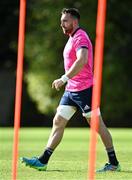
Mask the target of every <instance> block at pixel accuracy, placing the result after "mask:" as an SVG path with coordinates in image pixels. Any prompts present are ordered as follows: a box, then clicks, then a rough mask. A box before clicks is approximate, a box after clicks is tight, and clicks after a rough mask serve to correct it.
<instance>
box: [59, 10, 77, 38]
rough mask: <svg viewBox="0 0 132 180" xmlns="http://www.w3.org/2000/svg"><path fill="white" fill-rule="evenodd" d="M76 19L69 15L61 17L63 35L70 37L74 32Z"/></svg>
mask: <svg viewBox="0 0 132 180" xmlns="http://www.w3.org/2000/svg"><path fill="white" fill-rule="evenodd" d="M74 21H75V19H74V18H73V17H72V16H71V15H70V14H69V13H65V14H62V16H61V27H62V30H63V33H64V34H66V35H69V34H71V33H72V32H73V29H74Z"/></svg>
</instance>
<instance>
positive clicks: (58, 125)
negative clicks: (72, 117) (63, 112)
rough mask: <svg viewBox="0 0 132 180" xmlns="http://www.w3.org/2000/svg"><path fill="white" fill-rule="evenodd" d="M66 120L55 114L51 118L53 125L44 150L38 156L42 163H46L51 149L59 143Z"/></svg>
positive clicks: (51, 151)
mask: <svg viewBox="0 0 132 180" xmlns="http://www.w3.org/2000/svg"><path fill="white" fill-rule="evenodd" d="M67 122H68V121H67V120H66V119H64V118H63V117H62V116H60V115H58V114H56V115H55V117H54V119H53V127H52V131H51V134H50V137H49V140H48V143H47V146H46V149H45V151H44V152H43V154H42V155H41V156H40V157H39V161H40V162H41V163H43V164H47V163H48V161H49V158H50V156H51V155H52V153H53V151H54V150H55V148H56V147H57V146H58V144H59V143H60V141H61V139H62V137H63V133H64V129H65V126H66V125H67Z"/></svg>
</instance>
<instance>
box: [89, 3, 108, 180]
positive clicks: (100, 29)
mask: <svg viewBox="0 0 132 180" xmlns="http://www.w3.org/2000/svg"><path fill="white" fill-rule="evenodd" d="M106 4H107V1H106V0H98V9H97V24H96V42H95V56H94V80H95V85H94V87H93V96H92V110H94V109H97V108H98V107H100V96H101V84H102V66H103V49H104V31H105V19H106ZM97 113H98V112H97V111H94V112H93V114H92V116H91V124H90V126H91V128H90V147H89V173H88V175H89V176H88V178H89V180H94V179H95V164H96V144H97V133H96V132H98V126H99V118H98V116H97Z"/></svg>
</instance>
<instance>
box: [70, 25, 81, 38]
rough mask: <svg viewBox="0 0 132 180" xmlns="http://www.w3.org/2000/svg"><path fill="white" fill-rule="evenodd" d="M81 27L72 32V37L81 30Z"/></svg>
mask: <svg viewBox="0 0 132 180" xmlns="http://www.w3.org/2000/svg"><path fill="white" fill-rule="evenodd" d="M79 29H81V28H80V27H78V28H77V29H76V30H75V31H74V32H73V33H72V34H71V37H73V36H74V34H75V33H76V32H77V31H78V30H79Z"/></svg>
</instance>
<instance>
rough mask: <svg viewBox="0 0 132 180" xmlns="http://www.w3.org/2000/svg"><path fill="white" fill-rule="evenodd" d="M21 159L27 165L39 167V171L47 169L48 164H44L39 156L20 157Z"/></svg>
mask: <svg viewBox="0 0 132 180" xmlns="http://www.w3.org/2000/svg"><path fill="white" fill-rule="evenodd" d="M20 161H21V162H22V163H24V164H25V166H29V167H30V168H34V169H37V170H38V171H46V169H47V164H42V163H41V162H40V161H39V159H38V158H37V157H33V158H30V159H29V158H25V157H22V158H20Z"/></svg>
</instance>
